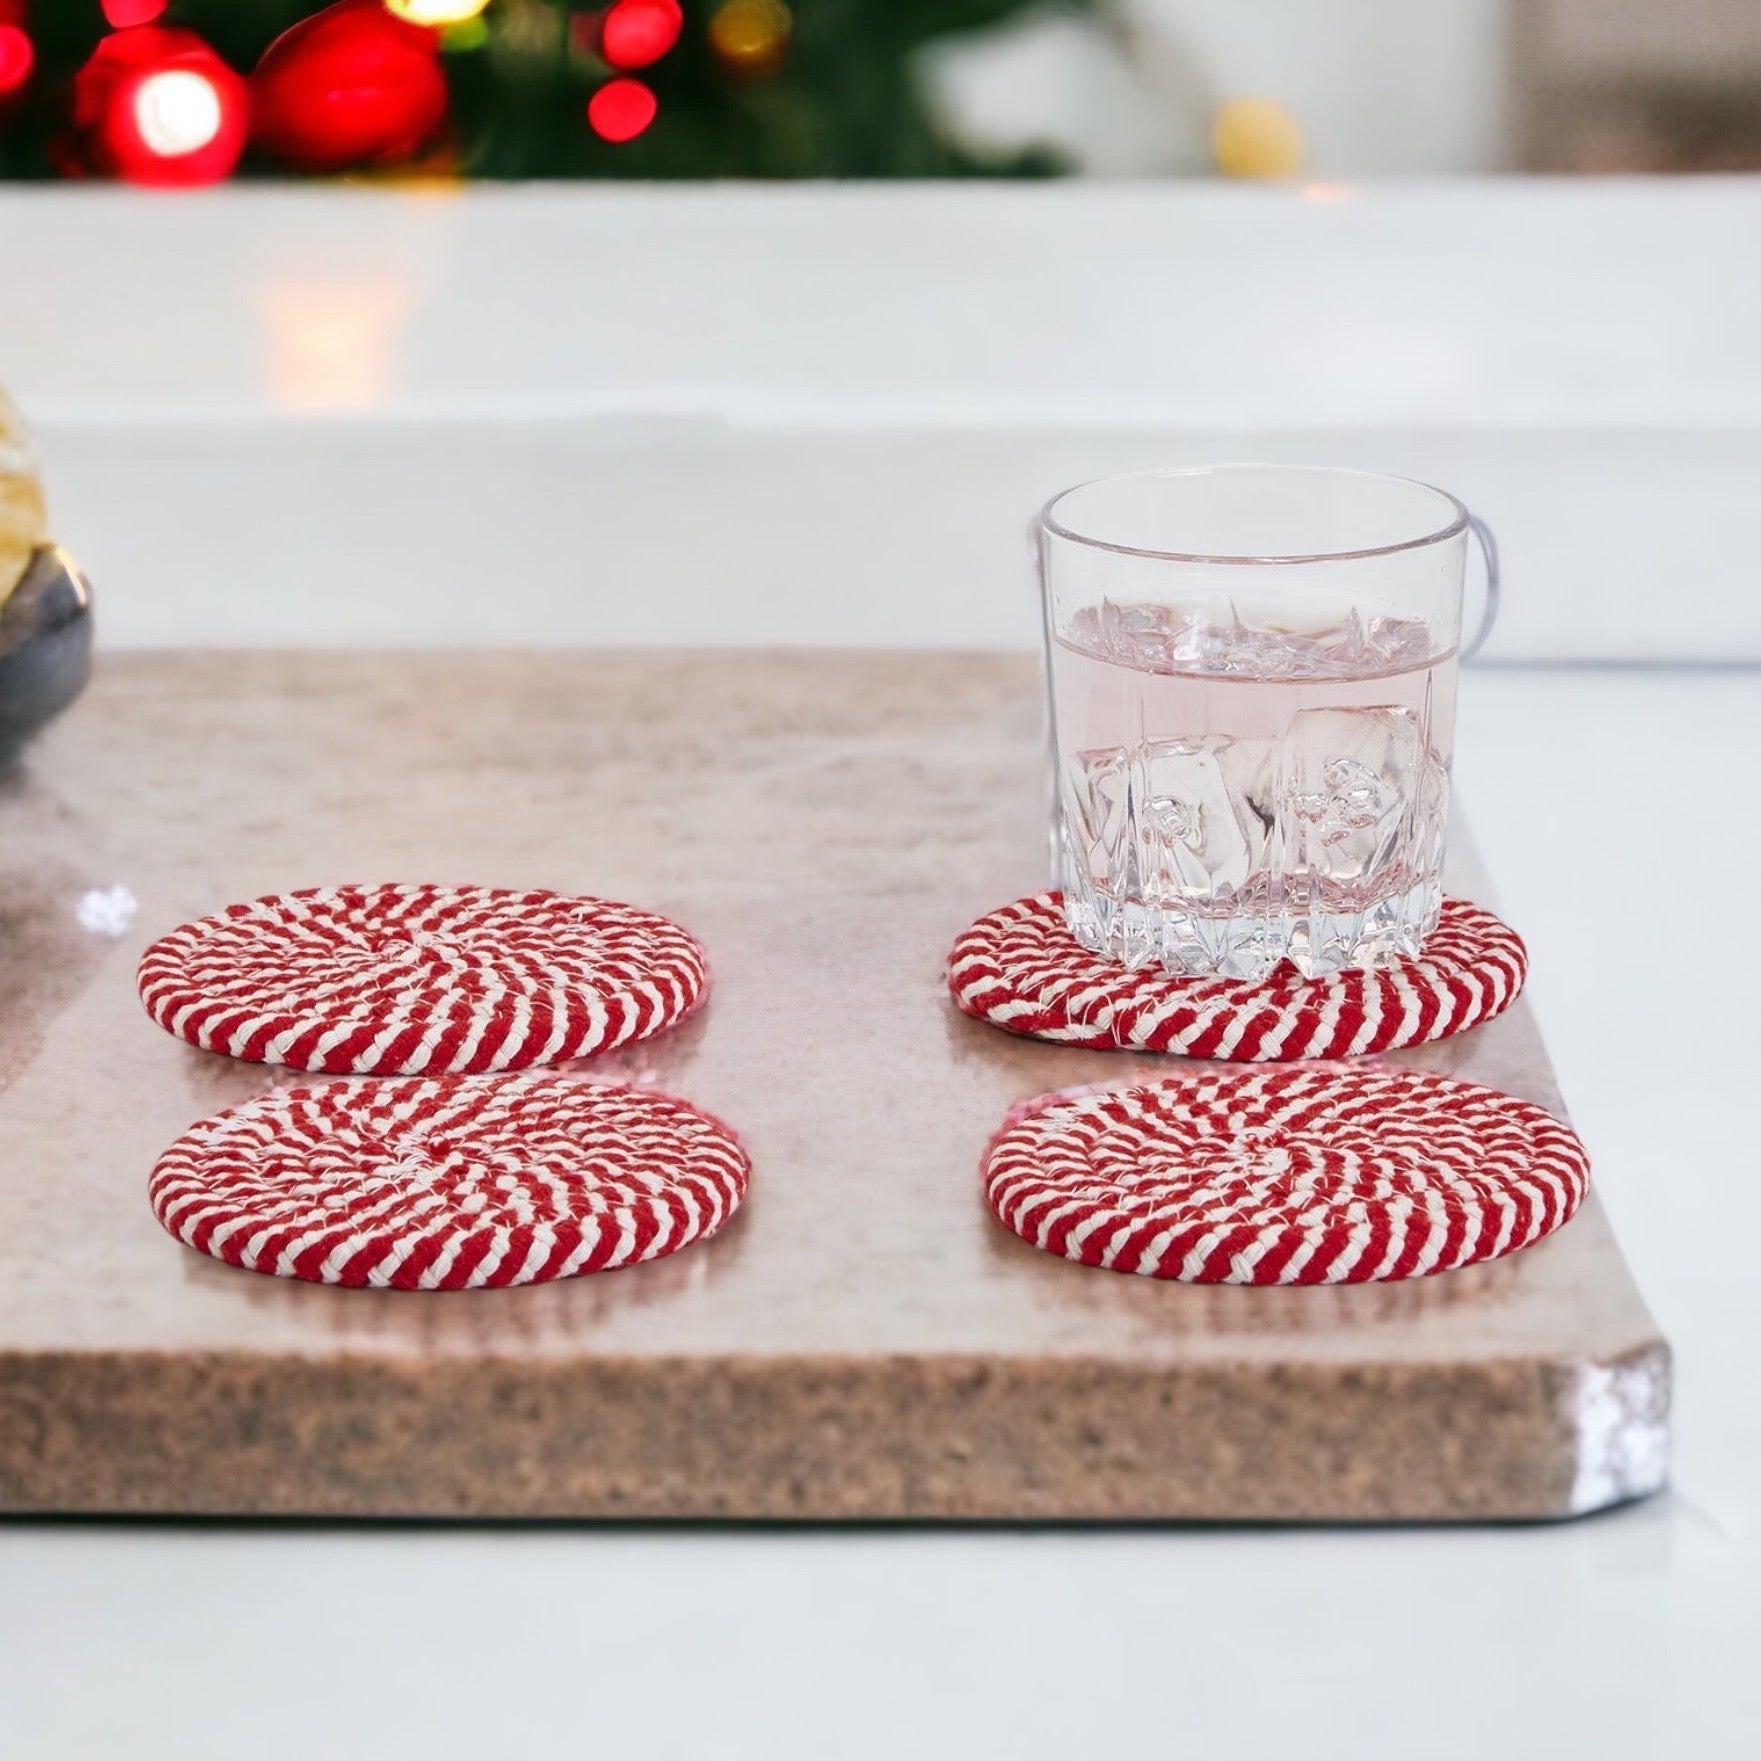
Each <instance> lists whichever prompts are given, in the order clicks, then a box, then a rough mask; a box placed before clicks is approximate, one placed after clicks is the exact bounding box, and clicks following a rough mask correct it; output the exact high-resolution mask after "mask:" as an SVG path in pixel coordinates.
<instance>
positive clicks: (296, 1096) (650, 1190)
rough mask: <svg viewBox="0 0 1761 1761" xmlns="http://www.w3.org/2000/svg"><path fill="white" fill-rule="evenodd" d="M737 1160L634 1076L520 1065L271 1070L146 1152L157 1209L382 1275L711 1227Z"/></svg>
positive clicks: (512, 1259) (471, 1278) (634, 1256)
mask: <svg viewBox="0 0 1761 1761" xmlns="http://www.w3.org/2000/svg"><path fill="white" fill-rule="evenodd" d="M749 1168H750V1164H749V1163H748V1162H747V1159H746V1154H745V1152H744V1151H743V1150H742V1149H741V1148H740V1145H739V1143H738V1142H737V1141H736V1140H735V1139H734V1137H733V1135H732V1134H731V1133H730V1132H729V1131H728V1130H727V1128H726V1127H725V1126H723V1125H721V1124H718V1123H717V1122H716V1121H715V1120H714V1119H711V1118H709V1117H708V1116H707V1115H706V1114H703V1113H700V1112H698V1111H697V1110H696V1108H694V1107H691V1106H688V1105H687V1104H686V1103H685V1102H684V1101H681V1100H675V1099H674V1098H673V1097H672V1096H670V1095H663V1094H656V1093H654V1092H652V1091H651V1090H647V1089H634V1088H625V1087H622V1086H613V1085H610V1084H606V1083H597V1082H583V1081H580V1080H578V1079H573V1078H570V1077H567V1076H559V1075H554V1074H550V1073H544V1074H538V1075H532V1076H488V1077H481V1076H480V1077H462V1078H452V1079H442V1080H438V1081H436V1080H433V1079H429V1078H417V1077H409V1078H404V1079H401V1080H393V1081H386V1082H365V1083H363V1082H326V1083H320V1084H317V1085H316V1086H314V1087H310V1088H291V1089H281V1090H277V1091H276V1092H274V1093H271V1094H267V1095H261V1096H259V1097H258V1098H257V1099H255V1100H252V1101H247V1102H246V1103H245V1104H244V1105H243V1106H240V1107H234V1108H232V1109H231V1110H230V1111H229V1112H225V1113H221V1114H218V1115H217V1116H216V1117H214V1118H212V1119H205V1120H203V1121H202V1123H201V1124H199V1125H196V1126H194V1127H192V1128H191V1130H189V1131H188V1132H187V1133H185V1135H184V1136H183V1137H181V1138H179V1139H178V1141H177V1142H176V1143H174V1144H173V1145H172V1146H171V1148H170V1149H168V1150H167V1151H166V1152H165V1154H164V1155H162V1156H161V1157H160V1158H159V1161H158V1164H157V1166H156V1167H155V1168H154V1169H153V1174H152V1178H151V1180H150V1181H149V1183H148V1189H147V1190H148V1196H149V1198H150V1199H151V1201H152V1205H153V1214H154V1215H155V1216H156V1217H157V1218H158V1219H159V1221H160V1222H161V1223H163V1224H164V1225H165V1227H166V1228H167V1229H168V1230H169V1231H170V1232H171V1233H172V1234H173V1235H175V1236H176V1237H177V1238H178V1240H179V1241H181V1242H183V1243H185V1245H186V1246H189V1247H193V1248H196V1249H198V1250H199V1251H200V1252H202V1253H205V1254H211V1255H212V1256H213V1257H214V1258H215V1259H217V1260H224V1261H225V1262H226V1263H227V1264H228V1265H229V1266H242V1267H243V1268H244V1269H245V1270H247V1271H251V1272H267V1273H270V1274H272V1275H273V1276H275V1277H278V1278H303V1279H305V1280H307V1281H308V1282H309V1283H314V1284H346V1285H355V1286H359V1285H372V1286H374V1287H376V1288H380V1289H393V1290H475V1289H481V1288H485V1287H488V1286H496V1285H503V1284H535V1283H541V1282H543V1281H544V1280H546V1279H550V1278H567V1277H570V1276H572V1275H573V1274H574V1273H577V1272H602V1271H606V1270H608V1269H609V1268H611V1267H613V1266H624V1265H630V1264H633V1263H635V1262H636V1261H638V1260H653V1259H659V1258H660V1257H661V1256H662V1255H663V1254H669V1253H674V1252H676V1251H677V1250H678V1249H679V1248H681V1247H684V1246H685V1245H686V1244H687V1243H688V1242H692V1241H696V1240H699V1239H700V1238H702V1237H703V1236H706V1235H713V1234H714V1233H715V1231H716V1230H717V1229H719V1228H720V1227H721V1226H722V1224H724V1223H725V1222H726V1221H727V1220H728V1218H729V1217H731V1216H732V1215H733V1213H734V1211H735V1210H736V1209H737V1207H738V1206H739V1203H740V1201H741V1199H742V1198H743V1197H744V1196H745V1193H746V1183H747V1177H748V1173H749Z"/></svg>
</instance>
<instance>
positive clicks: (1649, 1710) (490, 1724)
mask: <svg viewBox="0 0 1761 1761" xmlns="http://www.w3.org/2000/svg"><path fill="white" fill-rule="evenodd" d="M1758 717H1761V674H1757V673H1751V672H1703V673H1687V672H1681V671H1673V672H1663V671H1658V672H1647V671H1627V670H1610V671H1577V672H1560V671H1549V670H1513V671H1502V670H1483V669H1482V670H1476V671H1475V672H1474V673H1473V674H1472V675H1471V676H1470V678H1469V679H1468V681H1467V683H1466V685H1465V686H1464V691H1463V707H1462V724H1461V738H1460V758H1459V770H1460V777H1461V782H1462V787H1463V790H1464V793H1465V795H1466V797H1467V800H1468V802H1469V811H1470V815H1471V817H1472V818H1473V820H1474V821H1475V824H1476V827H1477V831H1478V834H1479V837H1480V839H1481V841H1482V843H1483V845H1484V846H1485V850H1486V853H1487V856H1488V858H1489V861H1490V865H1491V867H1492V869H1493V872H1494V873H1495V874H1496V875H1498V876H1499V878H1500V883H1501V888H1502V895H1503V904H1504V906H1505V908H1506V910H1507V912H1508V913H1509V915H1510V917H1511V918H1512V920H1513V921H1514V922H1515V923H1516V924H1517V925H1518V926H1520V928H1521V929H1522V930H1523V932H1524V933H1525V935H1526V936H1527V937H1528V938H1529V941H1530V944H1531V949H1532V952H1533V955H1534V977H1533V980H1532V995H1533V997H1534V999H1535V1001H1536V1003H1537V1005H1538V1007H1539V1010H1540V1014H1541V1019H1542V1022H1543V1025H1544V1027H1545V1029H1546V1031H1547V1034H1548V1037H1549V1039H1550V1041H1551V1044H1552V1048H1553V1052H1554V1056H1555V1059H1556V1061H1557V1063H1558V1065H1559V1070H1560V1076H1561V1081H1562V1084H1563V1087H1564V1090H1565V1093H1566V1096H1567V1098H1568V1100H1569V1101H1570V1103H1571V1106H1572V1109H1573V1113H1574V1117H1575V1120H1576V1123H1577V1124H1578V1126H1579V1128H1580V1130H1581V1131H1582V1132H1583V1134H1584V1136H1585V1137H1586V1139H1587V1140H1588V1142H1589V1144H1590V1147H1591V1149H1592V1152H1593V1154H1594V1156H1595V1165H1596V1178H1597V1180H1598V1181H1599V1183H1600V1186H1601V1190H1602V1192H1603V1194H1604V1197H1605V1198H1606V1199H1607V1201H1608V1204H1609V1208H1610V1210H1611V1211H1612V1213H1613V1216H1614V1220H1615V1223H1616V1226H1617V1228H1618V1229H1619V1231H1620V1234H1621V1237H1622V1240H1623V1242H1624V1244H1625V1247H1626V1250H1627V1253H1628V1256H1629V1257H1630V1259H1631V1260H1632V1262H1633V1265H1634V1268H1635V1271H1636V1272H1637V1274H1638V1278H1639V1282H1640V1284H1641V1286H1642V1288H1643V1289H1644V1291H1645V1293H1646V1295H1647V1296H1648V1298H1649V1299H1650V1301H1651V1303H1652V1305H1653V1307H1654V1308H1655V1310H1656V1312H1657V1314H1658V1316H1659V1318H1660V1319H1661V1321H1662V1323H1663V1325H1664V1328H1665V1330H1666V1331H1667V1333H1668V1334H1669V1336H1670V1338H1671V1340H1672V1341H1673V1343H1674V1345H1675V1348H1676V1353H1677V1416H1676V1427H1675V1429H1676V1438H1677V1451H1676V1461H1675V1485H1674V1489H1673V1491H1671V1492H1669V1493H1667V1494H1665V1495H1664V1496H1663V1497H1661V1498H1659V1499H1656V1500H1654V1501H1652V1502H1650V1503H1647V1504H1644V1505H1640V1506H1637V1507H1632V1508H1629V1509H1626V1510H1621V1511H1617V1512H1614V1513H1612V1514H1609V1515H1607V1516H1603V1517H1596V1518H1591V1519H1588V1520H1585V1521H1582V1522H1579V1523H1575V1524H1569V1525H1564V1526H1559V1527H1539V1528H1509V1529H1492V1530H1488V1529H1466V1530H1458V1531H1449V1530H1444V1529H1426V1530H1405V1531H1402V1530H1393V1531H1389V1530H1382V1531H1363V1530H1357V1531H1343V1532H1329V1531H1316V1530H1307V1531H1302V1530H1285V1531H1280V1530H1263V1531H1230V1530H1223V1531H1190V1530H1189V1531H1179V1530H1123V1531H1103V1532H1083V1531H1080V1530H1062V1531H1039V1532H1030V1531H1014V1530H1001V1531H970V1530H969V1531H947V1532H933V1531H904V1532H889V1531H876V1530H868V1531H860V1532H838V1531H831V1530H823V1531H812V1532H799V1531H795V1532H791V1531H786V1530H760V1531H713V1530H711V1531H703V1530H642V1529H624V1530H619V1529H610V1530H593V1529H584V1530H583V1529H564V1528H556V1529H527V1530H517V1529H501V1530H497V1529H475V1530H447V1529H430V1528H403V1529H383V1528H379V1529H374V1528H360V1529H352V1530H351V1529H334V1528H333V1529H322V1528H319V1529H306V1528H284V1529H261V1528H251V1527H192V1526H180V1525H165V1526H154V1527H128V1526H103V1525H93V1524H69V1525H53V1524H48V1525H32V1524H25V1525H12V1526H8V1527H0V1726H3V1727H4V1729H5V1732H6V1735H7V1739H8V1740H7V1741H6V1743H5V1744H4V1747H5V1751H6V1753H7V1754H8V1756H9V1757H11V1756H17V1757H19V1761H39V1758H43V1761H60V1758H61V1757H75V1756H81V1757H83V1756H85V1755H88V1754H128V1755H130V1756H131V1757H134V1758H136V1761H152V1758H155V1757H159V1756H165V1757H167V1758H170V1757H176V1758H177V1761H207V1758H208V1757H214V1758H216V1761H218V1758H220V1757H226V1758H227V1761H235V1758H236V1757H240V1756H249V1757H251V1758H252V1761H282V1758H283V1757H286V1758H288V1761H293V1758H295V1757H297V1758H298V1761H309V1758H310V1757H311V1756H312V1755H313V1754H314V1753H317V1754H326V1755H332V1754H333V1755H338V1756H354V1755H363V1756H364V1755H369V1754H377V1753H384V1752H392V1751H396V1752H398V1753H421V1754H423V1755H426V1756H433V1757H436V1758H439V1757H453V1756H457V1757H461V1758H464V1757H477V1756H480V1755H483V1754H485V1753H497V1754H508V1753H513V1752H517V1751H518V1750H521V1749H527V1748H530V1749H539V1748H548V1749H558V1748H562V1747H564V1746H567V1747H570V1748H573V1747H577V1746H583V1745H585V1746H589V1747H591V1748H592V1750H593V1751H594V1752H595V1753H599V1754H606V1755H613V1756H616V1757H618V1761H648V1758H650V1757H654V1758H660V1757H667V1758H669V1761H671V1758H678V1761H687V1758H689V1761H696V1758H697V1757H702V1756H709V1755H714V1756H717V1757H721V1758H725V1761H736V1758H743V1757H748V1756H750V1757H753V1758H755V1761H760V1758H761V1761H794V1758H795V1757H797V1756H799V1757H803V1758H808V1757H812V1758H815V1761H818V1758H819V1757H824V1756H828V1755H835V1756H838V1757H851V1758H858V1761H866V1758H868V1757H875V1758H876V1761H879V1758H880V1757H892V1756H896V1755H897V1754H899V1753H901V1752H917V1753H928V1754H931V1755H936V1756H941V1755H948V1756H990V1755H996V1756H1014V1757H1021V1758H1022V1761H1038V1758H1040V1757H1044V1758H1045V1761H1054V1758H1056V1761H1070V1758H1071V1757H1073V1756H1081V1755H1089V1754H1094V1753H1097V1752H1101V1750H1102V1748H1103V1745H1104V1746H1105V1747H1108V1748H1110V1747H1112V1746H1114V1745H1118V1746H1119V1747H1121V1748H1122V1749H1127V1748H1129V1749H1138V1750H1145V1749H1148V1750H1151V1751H1152V1752H1158V1753H1159V1752H1167V1753H1181V1754H1185V1753H1192V1754H1195V1755H1196V1754H1207V1753H1210V1754H1224V1755H1239V1756H1244V1757H1259V1756H1267V1757H1272V1756H1284V1755H1295V1754H1301V1755H1305V1756H1312V1757H1314V1758H1315V1761H1334V1758H1338V1761H1362V1758H1364V1757H1375V1758H1380V1757H1384V1756H1386V1757H1391V1758H1392V1757H1404V1756H1409V1755H1411V1756H1420V1757H1423V1758H1424V1761H1458V1758H1459V1761H1484V1758H1485V1757H1488V1756H1492V1755H1499V1756H1504V1757H1509V1758H1511V1761H1528V1758H1531V1757H1532V1758H1534V1761H1559V1758H1561V1757H1576V1756H1591V1755H1594V1756H1597V1757H1598V1758H1600V1761H1640V1758H1644V1761H1655V1758H1659V1757H1670V1758H1674V1757H1680V1758H1681V1761H1726V1758H1727V1757H1728V1758H1729V1761H1748V1758H1749V1757H1752V1756H1753V1755H1754V1754H1756V1753H1757V1752H1758V1750H1761V1679H1758V1678H1757V1675H1756V1672H1755V1670H1754V1667H1753V1657H1754V1654H1755V1648H1756V1645H1757V1642H1758V1641H1761V1485H1758V1483H1757V1474H1756V1464H1757V1460H1758V1459H1761V1457H1758V1450H1757V1445H1758V1443H1761V1377H1758V1376H1757V1374H1756V1366H1755V1359H1754V1350H1755V1340H1756V1327H1755V1322H1754V1316H1753V1300H1754V1299H1753V1296H1752V1290H1753V1277H1752V1266H1751V1259H1752V1252H1753V1249H1752V1245H1751V1244H1752V1243H1753V1241H1754V1240H1755V1238H1756V1235H1757V1232H1761V1182H1758V1180H1757V1176H1758V1175H1761V1167H1758V1166H1757V1154H1756V1150H1755V1147H1754V1135H1753V1131H1752V1127H1751V1123H1750V1119H1749V1109H1748V1107H1747V1106H1746V1105H1744V1104H1743V1103H1742V1099H1741V1097H1744V1096H1746V1095H1747V1093H1748V1092H1749V1090H1750V1088H1751V1087H1752V1085H1753V1082H1754V1071H1755V1069H1756V1067H1757V1058H1756V1054H1757V1051H1758V1050H1761V1046H1758V1045H1757V1038H1758V1036H1757V1032H1756V1027H1755V1016H1754V1013H1753V1011H1752V1010H1750V1009H1748V1008H1746V1007H1745V1006H1743V1005H1742V1004H1740V1002H1739V1000H1738V998H1737V996H1736V994H1735V987H1736V984H1737V983H1738V981H1739V979H1740V977H1741V976H1743V975H1747V976H1748V977H1749V979H1750V981H1751V982H1752V978H1753V974H1754V971H1755V967H1756V961H1755V959H1754V957H1753V955H1752V954H1751V953H1745V951H1744V950H1743V949H1742V948H1741V946H1740V944H1739V943H1738V941H1737V925H1738V924H1739V922H1740V919H1739V916H1738V912H1739V911H1740V898H1739V899H1736V900H1733V902H1732V903H1730V904H1727V903H1726V901H1727V899H1731V898H1732V894H1733V891H1734V889H1733V885H1732V883H1733V881H1736V880H1737V879H1739V877H1742V876H1744V875H1747V874H1749V873H1752V872H1753V871H1754V868H1755V865H1756V863H1757V861H1758V860H1761V840H1758V838H1757V833H1756V829H1755V821H1754V819H1753V817H1752V815H1747V809H1746V807H1745V806H1744V805H1743V803H1745V802H1746V801H1747V800H1748V799H1749V798H1750V797H1751V796H1752V794H1753V778H1752V775H1751V773H1750V767H1749V762H1748V758H1747V753H1748V751H1749V750H1751V749H1752V748H1753V745H1754V736H1755V729H1756V727H1757V725H1758ZM1564 800H1569V802H1570V805H1569V807H1568V808H1565V809H1562V805H1561V804H1562V801H1564ZM1745 816H1746V817H1745ZM1672 841H1673V842H1672ZM1672 848H1673V849H1674V850H1675V851H1676V852H1677V853H1678V860H1679V862H1680V865H1681V866H1680V873H1681V876H1682V879H1681V880H1680V881H1679V882H1678V887H1677V890H1678V894H1679V897H1680V898H1681V901H1682V908H1681V910H1680V913H1679V916H1678V917H1677V919H1676V921H1675V924H1674V926H1673V928H1672V929H1670V930H1668V931H1666V932H1656V931H1654V932H1650V933H1649V934H1646V932H1644V931H1642V930H1640V929H1638V928H1637V927H1636V926H1637V925H1639V924H1641V923H1643V922H1644V921H1645V919H1646V918H1647V916H1651V915H1654V914H1655V913H1656V911H1657V909H1658V901H1656V900H1655V899H1654V898H1653V896H1652V891H1651V889H1652V885H1653V879H1652V875H1651V873H1650V872H1648V870H1647V858H1648V857H1652V853H1653V852H1654V853H1655V856H1654V857H1652V859H1653V860H1661V859H1662V858H1663V857H1664V856H1665V855H1666V854H1667V853H1668V852H1669V851H1670V850H1671V849H1672ZM1696 882H1698V883H1699V884H1698V885H1697V886H1696ZM1708 882H1709V883H1710V884H1709V885H1708V884H1707V883H1708ZM1658 884H1659V885H1660V886H1661V885H1662V884H1663V882H1662V880H1661V879H1660V880H1659V882H1658ZM1690 1033H1691V1035H1692V1043H1691V1044H1690V1043H1689V1040H1688V1035H1689V1034H1690Z"/></svg>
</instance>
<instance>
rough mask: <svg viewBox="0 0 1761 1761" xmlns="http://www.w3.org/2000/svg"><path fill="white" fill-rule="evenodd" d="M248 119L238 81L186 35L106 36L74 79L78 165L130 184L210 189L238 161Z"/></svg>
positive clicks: (138, 31)
mask: <svg viewBox="0 0 1761 1761" xmlns="http://www.w3.org/2000/svg"><path fill="white" fill-rule="evenodd" d="M167 76H169V78H168V77H167ZM249 122H250V103H249V98H248V95H247V93H246V90H245V82H244V81H243V80H242V79H240V78H239V76H238V75H237V74H236V73H234V72H233V71H232V69H231V68H230V67H228V66H227V65H226V63H225V62H224V61H222V60H221V59H220V57H219V56H218V55H217V54H215V52H214V51H213V50H212V49H211V48H209V46H208V45H207V44H206V43H205V42H204V41H203V40H202V39H201V38H200V37H199V36H197V35H196V33H195V32H194V31H185V30H167V29H165V28H163V27H162V26H159V25H136V26H133V27H132V28H130V29H129V30H125V31H116V32H113V33H112V34H111V35H110V36H107V37H105V38H103V39H102V40H101V41H100V42H99V44H98V47H97V48H96V49H95V50H93V52H92V55H91V59H90V60H88V61H87V62H86V64H85V66H84V67H82V68H81V69H80V70H79V72H78V74H76V75H75V76H74V82H73V124H74V127H75V129H76V130H77V131H78V133H79V136H80V139H81V141H82V142H83V143H84V154H83V159H84V163H85V165H86V168H87V169H90V170H93V171H99V172H107V173H109V174H111V175H112V176H115V177H123V178H127V179H128V180H129V182H131V183H145V184H162V185H187V184H202V183H218V182H219V181H220V179H221V178H223V177H227V176H229V175H230V174H231V172H232V169H233V167H234V166H235V165H237V164H238V161H239V156H240V154H242V153H243V152H244V148H245V133H246V130H247V128H248V126H249Z"/></svg>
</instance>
